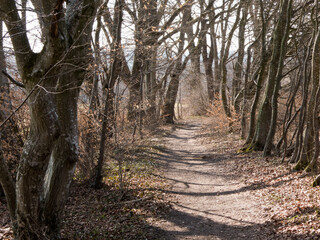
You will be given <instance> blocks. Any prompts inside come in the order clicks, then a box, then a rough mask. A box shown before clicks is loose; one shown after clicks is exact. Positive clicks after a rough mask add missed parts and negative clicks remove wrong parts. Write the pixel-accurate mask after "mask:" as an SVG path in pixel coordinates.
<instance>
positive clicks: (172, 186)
mask: <svg viewBox="0 0 320 240" xmlns="http://www.w3.org/2000/svg"><path fill="white" fill-rule="evenodd" d="M223 122H224V121H223V120H219V118H215V117H212V116H211V117H210V118H208V117H206V118H200V117H199V118H191V119H189V120H185V121H180V122H179V123H177V124H174V125H167V126H163V127H161V129H160V131H158V134H156V135H154V136H152V137H151V139H150V141H149V140H148V141H144V142H140V143H138V144H137V145H135V146H132V147H129V148H126V149H123V151H121V154H120V156H118V161H117V160H116V159H114V160H113V161H109V162H108V163H107V164H106V166H105V169H104V174H105V176H106V177H105V178H104V183H105V184H104V187H103V188H101V189H98V190H96V189H93V188H91V187H90V184H91V183H90V181H81V179H78V178H75V180H74V182H73V184H72V187H71V190H70V197H69V198H68V201H67V204H66V208H65V213H64V221H63V228H62V236H63V239H65V240H67V239H75V240H76V239H101V240H104V239H115V240H120V239H141V240H142V239H144V240H146V239H149V240H150V239H156V240H160V239H161V240H179V239H208V240H209V239H223V240H229V239H230V240H234V239H248V240H250V239H254V240H255V239H320V197H319V196H320V188H319V187H317V188H313V187H311V183H312V180H313V177H314V175H312V174H310V175H306V174H304V173H301V172H295V171H292V168H293V166H292V165H290V164H288V163H286V162H285V163H281V159H280V158H279V157H270V158H262V157H261V153H257V152H251V153H246V154H243V153H238V150H239V149H240V148H241V147H242V146H243V141H241V140H239V139H240V138H239V135H238V134H235V133H229V132H228V126H226V125H225V124H223ZM119 159H121V161H120V162H119ZM119 164H120V166H119ZM119 173H121V174H120V175H121V177H120V175H119ZM76 176H77V175H76ZM2 239H12V230H11V228H10V219H9V216H8V212H7V210H6V206H5V200H4V198H3V197H2V198H1V197H0V240H2Z"/></svg>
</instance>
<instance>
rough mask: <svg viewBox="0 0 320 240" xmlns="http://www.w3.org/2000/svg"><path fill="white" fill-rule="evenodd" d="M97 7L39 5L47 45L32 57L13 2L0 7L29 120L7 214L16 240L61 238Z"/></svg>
mask: <svg viewBox="0 0 320 240" xmlns="http://www.w3.org/2000/svg"><path fill="white" fill-rule="evenodd" d="M95 4H96V2H95V1H87V0H84V1H79V2H76V1H69V2H68V3H67V4H66V5H64V3H63V1H60V0H57V1H54V0H52V1H43V2H42V4H40V5H39V6H38V8H37V9H36V11H39V12H40V13H42V16H46V17H43V23H44V28H43V29H44V33H43V35H44V37H45V39H46V42H45V44H44V47H43V50H42V51H41V52H40V53H34V52H33V51H32V50H31V47H30V44H29V41H28V38H27V34H26V31H25V27H24V24H23V21H22V20H21V19H20V16H19V14H18V10H17V7H16V3H15V1H13V0H9V1H8V0H1V1H0V9H1V14H2V18H3V19H4V21H5V23H6V26H7V29H8V31H9V35H10V38H11V41H12V44H13V47H14V52H15V57H16V62H17V67H18V70H19V73H20V75H21V77H22V80H23V83H24V85H25V86H26V91H27V93H28V105H29V109H30V115H31V123H30V134H29V136H28V139H27V141H26V142H25V145H24V148H23V152H22V156H21V160H20V164H19V168H18V174H17V182H16V186H15V188H16V199H15V201H14V202H15V203H16V209H15V210H14V211H11V212H14V215H13V216H11V217H12V219H14V220H15V221H14V226H16V227H15V228H14V230H15V232H14V233H15V236H16V238H17V239H48V238H49V239H58V238H60V228H59V227H60V219H61V212H62V209H63V206H64V202H65V200H66V198H67V195H68V189H69V186H70V183H71V180H72V177H73V173H74V169H75V164H76V162H77V159H78V127H77V103H78V95H79V87H80V86H81V84H82V82H83V80H84V77H85V73H86V70H85V69H86V68H87V67H88V64H89V62H90V57H88V56H90V54H91V50H90V34H91V30H92V24H93V17H94V15H95V11H96V6H95ZM65 6H66V8H65ZM2 170H3V169H1V171H2ZM1 174H2V172H1ZM1 174H0V175H1ZM0 180H1V183H2V180H3V179H0ZM12 201H13V200H12ZM12 205H14V204H12ZM11 214H13V213H11Z"/></svg>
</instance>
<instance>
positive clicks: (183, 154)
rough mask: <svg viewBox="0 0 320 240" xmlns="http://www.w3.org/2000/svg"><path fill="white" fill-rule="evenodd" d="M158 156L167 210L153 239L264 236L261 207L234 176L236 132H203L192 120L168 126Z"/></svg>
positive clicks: (205, 125)
mask: <svg viewBox="0 0 320 240" xmlns="http://www.w3.org/2000/svg"><path fill="white" fill-rule="evenodd" d="M174 128H175V129H174V131H173V132H172V133H171V134H170V135H169V136H167V137H165V138H164V144H165V150H164V151H163V152H162V153H161V154H160V155H159V156H160V161H161V163H162V164H163V167H164V177H165V178H166V179H167V180H168V181H169V183H170V184H171V186H172V188H171V189H170V190H169V191H168V193H169V194H170V195H171V196H173V198H174V200H173V201H174V203H173V207H172V210H171V211H170V212H169V213H168V214H167V215H166V216H163V217H162V218H161V220H160V221H159V222H158V223H157V224H156V227H157V228H158V229H160V231H159V233H158V234H159V235H158V234H157V235H158V237H156V238H157V239H169V240H171V239H232V240H233V239H265V238H264V237H263V230H264V227H263V226H264V223H265V221H266V220H265V219H264V217H263V212H262V210H261V209H262V207H261V206H259V202H257V200H256V199H255V198H254V197H253V196H252V192H251V191H254V190H253V189H250V188H248V187H246V186H245V184H243V183H242V182H241V181H240V178H239V176H236V174H235V173H234V171H232V169H233V170H234V164H236V161H234V159H236V157H237V154H236V150H237V148H239V147H240V146H241V142H240V141H239V140H237V139H238V137H237V136H233V135H229V136H228V135H227V134H224V135H218V136H213V134H212V133H211V134H210V132H209V131H208V129H209V126H208V121H206V120H205V119H196V120H188V121H184V122H182V123H180V124H178V125H177V126H174Z"/></svg>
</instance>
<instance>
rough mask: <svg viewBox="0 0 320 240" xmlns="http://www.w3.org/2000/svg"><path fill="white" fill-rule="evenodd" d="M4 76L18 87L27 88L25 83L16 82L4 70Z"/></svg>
mask: <svg viewBox="0 0 320 240" xmlns="http://www.w3.org/2000/svg"><path fill="white" fill-rule="evenodd" d="M2 74H3V75H5V76H6V77H7V78H8V79H9V80H10V81H11V82H12V83H13V84H15V85H17V86H18V87H21V88H26V87H25V86H24V84H23V83H21V82H19V81H17V80H15V79H14V78H13V77H11V76H10V74H9V73H7V72H6V71H4V70H2Z"/></svg>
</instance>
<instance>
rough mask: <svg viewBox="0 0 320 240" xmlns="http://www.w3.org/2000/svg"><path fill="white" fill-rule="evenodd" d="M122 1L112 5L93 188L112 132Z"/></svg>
mask: <svg viewBox="0 0 320 240" xmlns="http://www.w3.org/2000/svg"><path fill="white" fill-rule="evenodd" d="M122 1H123V0H117V1H116V2H115V5H114V9H115V22H116V24H115V27H116V34H115V35H116V39H114V42H113V44H112V45H113V46H112V53H113V56H112V66H111V73H110V79H109V80H108V83H107V85H106V89H107V96H106V100H105V106H104V111H103V118H102V119H103V120H102V127H101V139H100V149H99V150H100V151H99V158H98V165H97V173H96V177H95V182H94V187H95V188H100V187H101V186H102V166H103V162H104V153H105V142H106V140H107V139H108V138H110V132H111V131H112V129H111V126H110V125H112V124H110V123H109V129H108V121H111V122H112V121H114V119H113V115H114V113H113V103H114V101H113V100H114V94H113V90H114V85H115V82H116V80H117V78H118V75H119V72H117V71H116V70H117V66H118V64H119V56H120V54H119V49H120V48H121V26H122V20H123V16H122V15H123V12H122V8H123V2H122Z"/></svg>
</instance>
